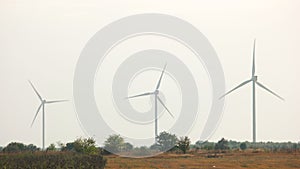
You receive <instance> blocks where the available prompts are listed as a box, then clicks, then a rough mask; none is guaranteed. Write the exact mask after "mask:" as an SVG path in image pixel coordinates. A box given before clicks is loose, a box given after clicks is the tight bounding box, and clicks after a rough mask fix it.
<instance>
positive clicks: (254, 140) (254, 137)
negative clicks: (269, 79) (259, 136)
mask: <svg viewBox="0 0 300 169" xmlns="http://www.w3.org/2000/svg"><path fill="white" fill-rule="evenodd" d="M255 41H256V40H254V44H253V61H252V76H251V79H249V80H246V81H244V82H243V83H241V84H240V85H238V86H237V87H235V88H233V89H232V90H230V91H228V92H227V93H225V94H224V95H222V96H221V97H220V99H221V98H223V97H225V96H226V95H228V94H229V93H231V92H233V91H234V90H236V89H238V88H240V87H242V86H244V85H246V84H247V83H250V82H252V99H253V100H252V104H253V107H252V111H253V143H255V142H256V117H255V115H256V114H255V113H256V112H255V108H256V107H255V86H256V85H258V86H259V87H261V88H263V89H265V90H266V91H268V92H270V93H271V94H273V95H274V96H276V97H278V98H279V99H281V100H284V99H283V98H282V97H280V96H279V95H278V94H276V93H275V92H273V91H272V90H270V89H268V88H267V87H266V86H264V85H263V84H262V83H259V82H258V81H257V76H256V75H255Z"/></svg>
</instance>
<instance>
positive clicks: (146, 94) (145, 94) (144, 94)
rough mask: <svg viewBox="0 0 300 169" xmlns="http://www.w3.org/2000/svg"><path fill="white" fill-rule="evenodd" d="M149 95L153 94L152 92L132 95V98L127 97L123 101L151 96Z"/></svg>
mask: <svg viewBox="0 0 300 169" xmlns="http://www.w3.org/2000/svg"><path fill="white" fill-rule="evenodd" d="M151 94H153V92H148V93H143V94H138V95H134V96H129V97H126V98H125V99H131V98H135V97H141V96H148V95H151Z"/></svg>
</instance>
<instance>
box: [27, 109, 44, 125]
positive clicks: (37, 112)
mask: <svg viewBox="0 0 300 169" xmlns="http://www.w3.org/2000/svg"><path fill="white" fill-rule="evenodd" d="M42 106H43V103H42V104H41V105H40V106H39V108H38V109H37V111H36V113H35V116H34V118H33V120H32V123H31V125H30V127H32V125H33V123H34V121H35V119H36V117H37V115H38V114H39V111H40V109H41V107H42Z"/></svg>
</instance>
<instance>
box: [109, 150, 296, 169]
mask: <svg viewBox="0 0 300 169" xmlns="http://www.w3.org/2000/svg"><path fill="white" fill-rule="evenodd" d="M210 155H213V154H210V153H195V154H188V155H182V154H163V155H160V156H156V157H150V158H139V159H133V158H124V157H118V156H115V155H109V156H105V158H106V159H107V164H106V167H105V168H108V169H113V168H127V169H129V168H134V169H136V168H140V169H142V168H159V169H163V168H187V169H191V168H193V169H201V168H205V169H206V168H212V169H218V168H219V169H221V168H230V169H245V168H251V169H262V168H270V169H271V168H272V169H289V168H294V169H295V168H297V169H300V153H299V152H297V153H295V152H294V153H283V152H277V153H269V152H253V151H247V152H227V153H221V154H218V156H217V157H212V158H208V156H210Z"/></svg>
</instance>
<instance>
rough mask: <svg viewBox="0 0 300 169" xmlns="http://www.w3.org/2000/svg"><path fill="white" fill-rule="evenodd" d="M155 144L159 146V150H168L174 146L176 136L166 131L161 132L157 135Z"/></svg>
mask: <svg viewBox="0 0 300 169" xmlns="http://www.w3.org/2000/svg"><path fill="white" fill-rule="evenodd" d="M156 139H157V145H158V146H159V148H160V150H161V151H168V150H170V149H172V148H173V147H175V146H176V143H177V140H178V139H177V137H176V135H175V134H170V133H167V132H165V131H164V132H161V133H160V134H159V136H157V138H156Z"/></svg>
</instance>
